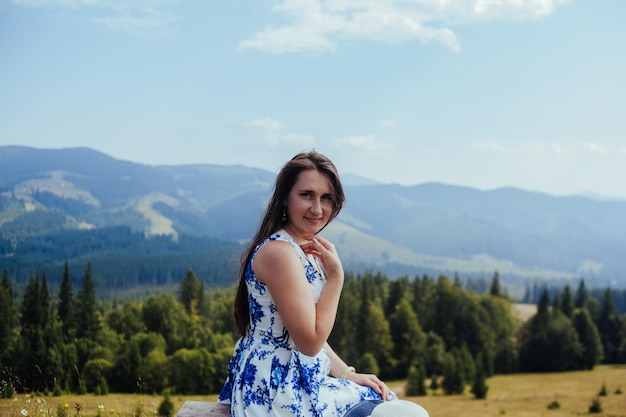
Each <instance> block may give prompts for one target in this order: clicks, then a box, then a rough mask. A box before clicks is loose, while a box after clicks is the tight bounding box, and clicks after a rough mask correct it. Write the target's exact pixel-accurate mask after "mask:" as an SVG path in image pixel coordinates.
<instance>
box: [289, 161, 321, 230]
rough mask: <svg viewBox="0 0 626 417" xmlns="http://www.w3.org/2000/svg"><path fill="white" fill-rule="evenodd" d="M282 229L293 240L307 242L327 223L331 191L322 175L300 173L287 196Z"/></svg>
mask: <svg viewBox="0 0 626 417" xmlns="http://www.w3.org/2000/svg"><path fill="white" fill-rule="evenodd" d="M286 205H287V223H286V224H285V229H286V230H287V232H288V233H289V234H290V235H291V236H292V237H294V238H295V239H298V238H299V239H303V238H308V239H310V238H311V237H313V235H315V234H317V233H318V232H319V231H320V230H321V229H322V228H323V227H324V226H325V225H326V224H327V223H328V221H329V220H330V215H331V213H332V212H333V188H332V186H331V184H330V180H329V179H328V177H327V176H326V175H325V174H322V173H321V172H319V171H317V170H315V169H309V170H306V171H302V172H301V173H300V174H299V175H298V179H297V180H296V182H295V184H294V185H293V187H292V188H291V191H289V195H288V196H287V201H286Z"/></svg>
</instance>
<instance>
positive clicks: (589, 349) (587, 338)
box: [572, 308, 603, 369]
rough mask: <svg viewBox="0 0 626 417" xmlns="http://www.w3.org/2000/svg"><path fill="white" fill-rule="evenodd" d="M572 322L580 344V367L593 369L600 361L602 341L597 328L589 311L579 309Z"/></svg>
mask: <svg viewBox="0 0 626 417" xmlns="http://www.w3.org/2000/svg"><path fill="white" fill-rule="evenodd" d="M572 324H573V325H574V328H575V329H576V332H577V333H578V340H579V341H580V344H581V346H582V356H581V361H582V363H581V368H582V369H593V367H594V366H596V365H597V364H599V363H600V362H601V361H602V357H603V353H602V341H601V340H600V334H599V333H598V328H597V327H596V325H595V324H594V323H593V320H591V316H590V315H589V311H587V310H586V309H584V308H583V309H579V310H578V311H577V312H576V313H575V314H574V318H573V320H572Z"/></svg>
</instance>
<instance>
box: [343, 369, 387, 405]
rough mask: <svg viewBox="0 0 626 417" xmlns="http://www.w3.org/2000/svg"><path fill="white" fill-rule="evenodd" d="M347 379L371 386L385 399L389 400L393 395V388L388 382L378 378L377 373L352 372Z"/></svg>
mask: <svg viewBox="0 0 626 417" xmlns="http://www.w3.org/2000/svg"><path fill="white" fill-rule="evenodd" d="M346 379H348V380H350V381H352V382H355V383H357V384H359V385H363V386H365V387H371V388H372V389H373V390H374V391H376V392H377V393H378V394H380V396H381V397H382V399H383V401H387V400H388V399H389V398H390V396H391V390H390V389H389V387H388V386H387V384H385V383H384V382H383V381H381V380H380V379H378V377H377V376H376V375H372V374H359V373H356V372H351V373H350V374H348V376H347V377H346Z"/></svg>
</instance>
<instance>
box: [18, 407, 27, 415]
mask: <svg viewBox="0 0 626 417" xmlns="http://www.w3.org/2000/svg"><path fill="white" fill-rule="evenodd" d="M20 414H21V415H23V416H24V417H28V410H27V409H25V408H22V411H20Z"/></svg>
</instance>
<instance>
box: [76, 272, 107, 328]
mask: <svg viewBox="0 0 626 417" xmlns="http://www.w3.org/2000/svg"><path fill="white" fill-rule="evenodd" d="M92 272H93V269H92V266H91V262H89V263H87V269H86V270H85V275H84V277H83V281H82V284H81V287H80V292H79V293H78V297H77V299H76V336H77V337H79V338H88V339H93V338H94V337H95V336H96V334H97V333H98V332H99V331H100V328H101V324H100V315H99V313H98V309H97V303H96V290H95V285H94V282H93V278H92Z"/></svg>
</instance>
